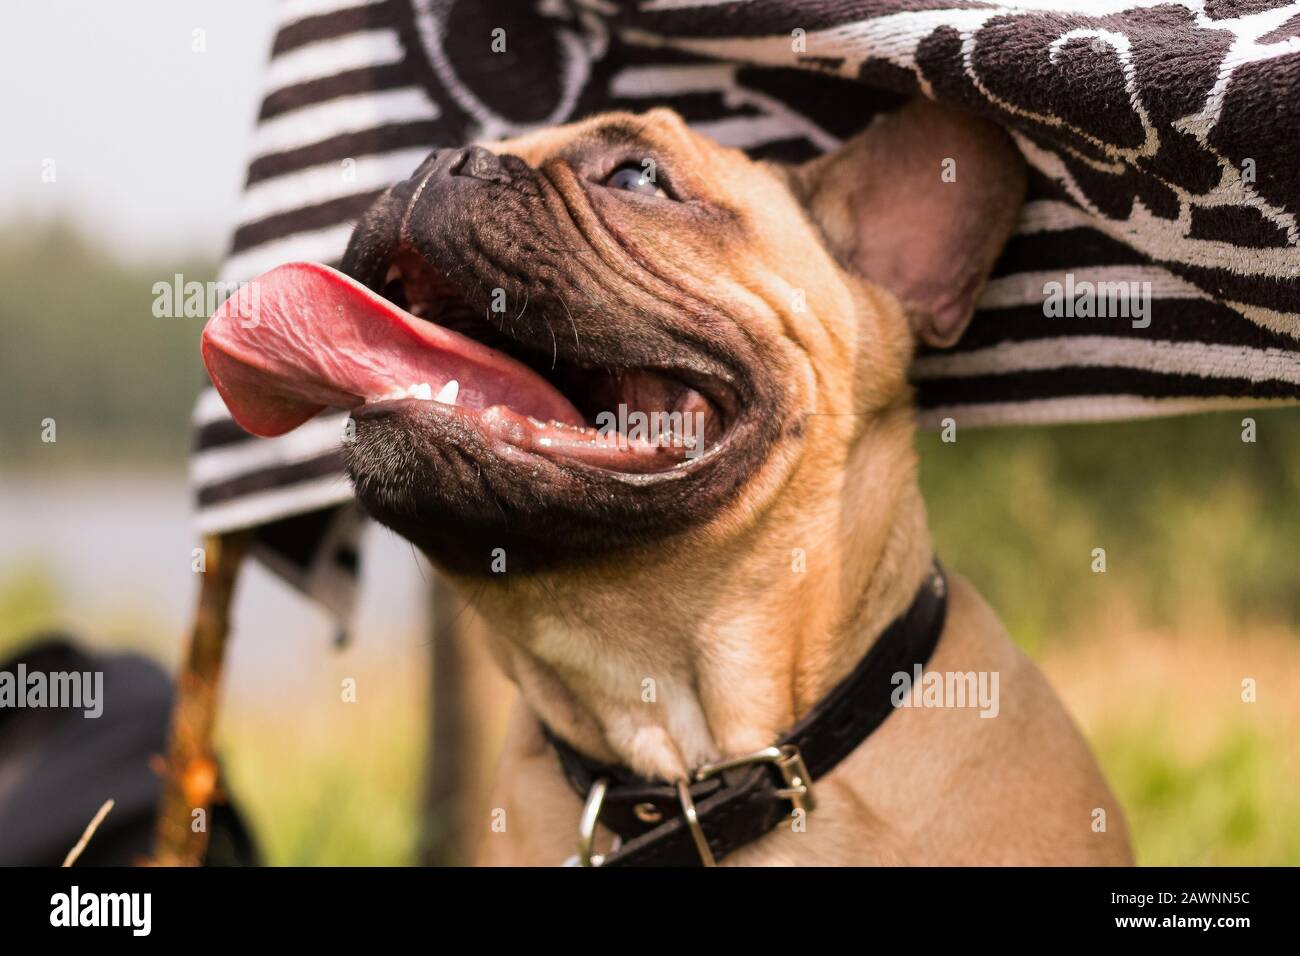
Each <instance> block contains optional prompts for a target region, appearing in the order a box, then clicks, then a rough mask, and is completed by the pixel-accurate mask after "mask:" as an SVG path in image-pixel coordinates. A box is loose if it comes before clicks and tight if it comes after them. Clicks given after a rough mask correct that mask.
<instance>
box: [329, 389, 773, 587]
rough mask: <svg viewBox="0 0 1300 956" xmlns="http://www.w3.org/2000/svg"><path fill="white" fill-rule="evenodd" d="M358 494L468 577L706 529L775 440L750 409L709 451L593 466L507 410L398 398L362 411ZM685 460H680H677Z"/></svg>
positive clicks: (353, 452)
mask: <svg viewBox="0 0 1300 956" xmlns="http://www.w3.org/2000/svg"><path fill="white" fill-rule="evenodd" d="M354 420H355V423H356V434H355V437H354V438H353V439H352V440H351V441H349V442H347V443H346V446H345V447H346V456H347V463H348V472H349V475H350V476H351V479H352V482H353V484H354V486H355V488H356V492H357V496H358V498H359V499H360V500H361V502H362V504H363V505H364V506H365V508H366V509H367V511H369V513H370V514H371V515H372V516H373V517H374V518H376V519H377V520H378V521H379V522H381V523H382V524H384V525H386V526H388V527H389V528H391V529H392V530H393V531H395V532H397V533H398V534H399V535H401V536H402V537H404V538H407V539H408V540H410V541H411V542H413V543H414V544H415V545H416V546H417V547H419V548H420V549H421V550H422V551H424V552H425V553H426V554H427V555H428V556H429V557H430V558H431V559H432V560H434V561H435V562H436V563H437V564H439V565H441V566H442V567H444V568H445V569H447V570H449V571H451V572H453V573H455V574H458V575H461V576H479V575H492V574H500V573H502V572H504V571H510V572H512V573H513V572H530V571H542V570H562V569H564V568H567V567H575V566H577V567H580V566H583V565H586V564H589V563H591V562H593V561H599V560H601V559H602V558H607V557H609V556H610V555H611V554H615V553H618V552H625V551H628V550H635V549H638V548H645V547H651V546H654V545H655V544H657V543H660V542H663V541H665V540H666V539H669V538H671V537H673V536H675V535H678V534H681V533H683V532H686V531H689V530H690V529H692V528H699V527H700V526H702V525H704V524H706V523H707V522H708V521H709V520H710V519H711V518H713V517H714V516H716V515H717V514H718V513H719V512H720V511H721V510H722V509H724V508H725V507H726V506H727V505H728V503H730V502H731V501H732V500H734V499H735V497H736V496H737V495H738V494H739V492H740V490H741V489H742V487H743V486H744V485H745V483H746V481H747V480H748V479H749V478H750V476H751V475H752V474H753V472H754V471H755V470H756V469H757V468H758V467H759V466H760V464H761V462H762V459H763V446H764V445H765V444H766V443H765V442H764V441H763V439H762V436H761V435H760V434H758V432H759V431H760V430H759V429H757V428H756V427H755V424H756V420H755V419H751V418H749V417H748V416H741V418H740V419H738V420H737V421H735V422H734V423H732V425H731V427H730V428H729V430H728V431H727V433H726V434H725V435H723V436H722V438H721V439H720V440H719V441H717V442H716V443H715V444H714V445H713V446H712V447H711V448H709V449H708V450H707V451H704V452H703V453H702V454H699V455H690V454H686V455H679V454H678V452H677V451H675V450H674V451H666V452H664V453H663V456H664V461H663V462H662V464H663V465H664V467H660V468H653V469H647V468H646V467H645V464H646V463H645V462H644V461H637V460H636V459H637V456H638V452H636V451H632V450H628V451H625V452H624V453H623V454H624V455H625V457H626V458H627V461H626V464H628V465H629V466H634V468H628V469H625V470H620V469H618V468H617V467H614V466H616V465H617V464H618V461H617V459H616V457H615V456H614V455H612V454H610V453H605V452H602V453H601V456H600V457H601V458H602V459H604V460H603V461H602V462H601V463H599V464H593V463H592V462H590V461H588V460H586V458H585V457H584V456H583V455H582V454H581V451H579V452H578V453H576V454H569V453H566V451H565V450H563V449H556V448H553V447H548V446H547V445H546V444H545V443H544V439H543V442H539V441H538V435H536V434H530V429H532V430H535V431H544V430H543V429H538V428H537V426H536V425H535V424H534V423H530V422H528V421H527V420H526V419H521V418H520V417H519V416H516V415H514V414H513V413H511V412H509V411H508V410H507V409H501V408H493V409H489V410H488V411H487V412H483V413H474V412H468V411H465V410H462V409H458V408H456V407H454V406H450V405H445V404H441V403H438V402H429V401H418V400H409V399H406V400H395V401H387V402H380V403H376V404H371V405H367V406H365V407H363V408H361V409H359V410H358V411H356V412H355V413H354ZM673 459H676V460H673Z"/></svg>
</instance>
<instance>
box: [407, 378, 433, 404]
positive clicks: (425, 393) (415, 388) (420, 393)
mask: <svg viewBox="0 0 1300 956" xmlns="http://www.w3.org/2000/svg"><path fill="white" fill-rule="evenodd" d="M411 397H412V398H418V399H420V400H421V401H423V402H428V401H431V400H432V399H433V386H431V385H430V384H429V383H428V382H421V383H420V384H419V385H412V386H411Z"/></svg>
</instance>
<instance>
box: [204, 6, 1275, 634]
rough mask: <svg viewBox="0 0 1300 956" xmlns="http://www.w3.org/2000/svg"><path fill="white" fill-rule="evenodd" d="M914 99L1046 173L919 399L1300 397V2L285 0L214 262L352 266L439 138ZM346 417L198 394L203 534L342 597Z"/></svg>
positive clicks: (974, 408) (1186, 402)
mask: <svg viewBox="0 0 1300 956" xmlns="http://www.w3.org/2000/svg"><path fill="white" fill-rule="evenodd" d="M918 94H919V95H924V96H928V97H931V98H933V99H936V100H938V101H940V102H942V103H947V104H951V105H953V106H955V107H959V108H963V109H967V110H971V111H974V112H976V113H979V114H981V115H983V116H986V117H989V118H991V119H994V120H996V121H997V122H999V123H1001V124H1002V125H1003V126H1005V127H1006V128H1007V129H1008V130H1009V131H1010V132H1011V134H1012V135H1013V137H1014V138H1015V141H1016V143H1017V145H1018V146H1019V147H1020V150H1021V151H1022V153H1023V154H1024V156H1025V158H1026V159H1027V160H1028V163H1029V168H1030V172H1031V183H1030V196H1029V202H1028V204H1027V205H1026V207H1025V210H1024V215H1023V216H1022V219H1021V222H1020V225H1019V229H1018V232H1017V234H1016V235H1015V236H1014V237H1013V239H1012V240H1011V242H1010V244H1009V246H1008V248H1007V249H1006V251H1005V253H1004V255H1003V256H1002V258H1001V260H1000V262H999V264H998V266H997V268H996V270H995V274H994V278H993V280H992V282H991V283H990V285H989V288H988V290H987V291H986V293H985V295H984V297H983V298H982V299H981V301H980V307H979V311H978V313H977V315H976V318H975V320H974V322H973V323H972V324H971V327H970V329H969V331H968V333H967V334H966V335H965V337H964V338H963V339H962V341H961V342H960V343H959V344H958V345H957V346H956V347H954V348H952V349H950V350H947V351H944V352H930V353H925V354H922V355H920V356H919V357H918V358H917V361H916V366H915V378H916V381H917V385H918V397H919V402H920V405H921V414H922V420H923V422H925V423H928V424H932V423H935V422H937V421H939V420H941V419H942V418H944V417H948V416H951V417H953V418H954V419H956V420H957V421H959V422H961V423H963V424H981V423H990V424H991V423H1017V422H1067V421H1085V420H1099V419H1120V418H1135V417H1141V416H1148V415H1160V414H1172V413H1179V412H1187V411H1196V410H1200V409H1208V408H1214V407H1224V406H1232V405H1243V406H1244V405H1259V404H1266V403H1270V402H1295V401H1297V400H1300V158H1298V157H1297V148H1300V2H1292V0H1013V2H1002V3H994V2H980V0H947V2H944V0H621V2H615V0H376V2H370V3H365V2H358V0H284V2H282V4H281V11H280V26H279V30H278V33H277V34H276V37H275V42H274V47H273V49H272V53H271V61H270V65H269V68H268V70H267V73H266V95H265V98H264V100H263V102H262V108H261V115H260V117H259V121H258V126H257V130H256V134H255V137H254V142H253V156H252V159H251V162H250V164H249V169H248V179H247V185H246V188H245V191H244V194H243V200H242V205H241V208H240V211H239V225H238V228H237V229H236V231H235V235H234V239H233V244H232V248H231V253H230V257H229V259H228V260H227V262H226V264H225V268H224V273H223V276H222V278H223V279H225V280H227V281H245V280H247V279H250V278H252V277H253V276H255V275H257V274H258V273H260V272H262V271H264V270H266V269H269V268H271V267H273V266H275V265H278V264H280V263H282V262H286V261H289V260H295V259H311V260H317V261H320V262H326V263H331V264H334V263H337V261H338V259H339V257H340V256H341V254H342V251H343V249H344V247H345V246H346V244H347V240H348V235H349V232H350V230H351V227H352V223H353V222H354V221H355V220H356V218H357V217H358V215H359V214H360V213H361V212H362V210H364V209H365V208H366V206H367V205H368V204H369V203H370V202H371V200H372V199H374V198H375V197H376V196H377V195H379V193H380V192H382V191H383V189H384V188H385V187H387V186H388V185H390V184H391V183H393V182H395V181H397V180H399V179H403V178H405V177H406V176H407V175H408V174H409V173H410V172H411V171H412V170H413V169H414V168H415V166H416V165H417V163H418V162H419V161H420V159H421V158H422V157H423V156H424V155H425V154H426V153H427V152H428V151H429V150H430V149H431V148H433V147H434V146H439V145H449V144H458V143H462V142H466V141H470V140H475V139H488V138H497V137H504V136H510V135H513V134H515V133H518V132H521V131H523V130H526V129H529V128H532V127H535V126H538V125H549V124H554V123H560V122H564V121H567V120H570V119H574V118H577V117H580V116H583V115H586V114H590V113H593V112H598V111H601V110H605V109H629V110H641V109H646V108H649V107H650V106H653V105H667V106H671V107H673V108H675V109H677V110H678V111H679V112H681V113H682V114H683V115H684V116H685V117H686V118H687V119H688V120H689V121H690V122H691V123H692V125H693V126H694V127H695V128H696V129H699V130H700V131H702V132H704V133H706V134H708V135H710V136H712V137H714V138H715V139H717V140H719V141H721V142H723V143H726V144H729V145H733V146H738V147H742V148H744V149H746V150H748V151H749V152H750V153H751V154H753V155H756V156H763V157H770V158H776V159H783V160H799V159H804V158H807V157H810V156H812V155H815V154H816V153H818V152H821V151H824V150H827V149H831V148H834V147H835V146H836V145H837V144H838V143H840V142H841V141H842V140H844V139H845V138H846V137H848V136H850V135H852V134H853V133H854V132H855V131H857V130H859V129H861V128H862V127H863V126H864V125H866V123H867V122H868V121H869V120H870V118H871V116H872V115H873V114H874V113H876V112H878V111H880V110H882V109H888V108H892V107H894V106H895V105H897V104H898V103H900V102H902V101H903V100H904V99H905V98H907V97H909V96H913V95H918ZM1133 283H1136V285H1133ZM1054 284H1055V285H1054ZM1121 284H1123V285H1121ZM1058 290H1059V291H1058ZM1144 297H1146V298H1144ZM1049 298H1054V299H1055V301H1054V302H1051V303H1049V302H1048V301H1047V300H1048V299H1049ZM1144 302H1145V306H1144V305H1143V303H1144ZM1130 307H1131V312H1130V311H1129V308H1130ZM340 422H341V413H340V414H335V415H324V416H322V417H321V418H319V419H317V420H316V421H313V422H311V423H309V424H307V425H305V426H303V427H302V428H299V429H298V430H296V431H294V432H291V433H290V434H288V435H285V436H283V437H281V438H277V439H271V440H265V439H256V438H252V437H250V436H248V435H246V434H245V433H244V432H243V431H242V430H241V429H240V428H239V427H238V426H237V425H235V424H234V422H233V421H231V419H230V418H229V416H228V415H227V414H226V411H225V409H224V407H223V406H222V404H221V401H220V399H219V398H218V397H217V395H216V393H215V392H214V391H213V390H211V389H208V390H207V391H205V392H204V393H203V394H202V395H201V397H200V399H199V402H198V405H197V407H196V410H195V425H196V450H195V453H194V457H193V460H192V479H193V483H194V486H195V489H196V494H197V499H198V521H199V525H200V528H201V529H202V530H203V531H205V532H219V531H228V530H233V529H237V528H250V527H252V528H257V529H258V531H257V535H258V542H259V546H258V549H257V552H256V553H257V554H258V555H259V556H260V557H261V558H262V559H263V560H265V561H267V563H268V564H270V566H271V567H272V568H273V569H275V570H277V571H278V572H279V573H280V574H282V575H283V576H284V577H285V578H286V579H287V580H289V581H291V582H292V583H294V584H296V585H298V586H299V587H301V588H303V589H305V590H307V591H309V592H310V593H312V594H314V595H315V596H316V597H318V598H319V599H321V600H322V601H324V602H325V603H326V604H327V606H329V607H331V608H333V609H334V610H335V611H336V612H338V613H339V614H340V615H343V614H346V611H347V609H348V607H349V605H350V602H351V596H352V590H351V589H352V585H353V581H354V579H355V572H356V568H357V552H356V539H357V534H356V532H357V529H358V527H359V523H360V519H359V517H358V514H357V510H356V507H355V505H354V504H352V496H351V492H350V490H349V487H348V484H347V481H346V479H345V478H344V477H343V474H342V470H341V464H340V456H339V450H338V442H339V439H340V435H341V432H342V429H341V424H340Z"/></svg>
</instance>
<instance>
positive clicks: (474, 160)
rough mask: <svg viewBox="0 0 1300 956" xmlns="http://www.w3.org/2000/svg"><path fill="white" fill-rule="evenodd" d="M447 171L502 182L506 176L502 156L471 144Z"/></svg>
mask: <svg viewBox="0 0 1300 956" xmlns="http://www.w3.org/2000/svg"><path fill="white" fill-rule="evenodd" d="M447 172H449V173H450V174H451V175H453V176H469V177H471V178H473V179H485V180H487V181H488V182H500V181H502V180H504V179H505V178H506V176H505V170H504V169H503V168H502V166H501V158H500V157H499V156H497V154H496V153H492V152H489V151H488V150H486V149H484V148H483V147H482V146H469V147H466V148H465V149H463V150H461V154H460V156H459V157H458V158H457V159H455V160H454V161H453V162H452V163H451V165H450V166H449V167H448V168H447Z"/></svg>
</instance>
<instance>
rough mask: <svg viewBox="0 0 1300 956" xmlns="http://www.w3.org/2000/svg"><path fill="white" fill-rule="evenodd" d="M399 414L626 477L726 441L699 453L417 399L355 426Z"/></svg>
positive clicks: (365, 411)
mask: <svg viewBox="0 0 1300 956" xmlns="http://www.w3.org/2000/svg"><path fill="white" fill-rule="evenodd" d="M401 415H446V416H453V417H454V418H456V419H457V420H458V421H459V423H460V424H461V425H462V426H463V427H466V428H473V429H476V430H477V431H478V432H480V433H481V434H482V435H484V436H485V437H486V438H488V439H489V440H490V442H491V443H492V444H493V445H495V446H496V447H497V448H498V449H500V451H501V452H505V453H506V454H512V453H523V454H525V455H529V456H534V457H536V458H543V459H546V460H548V461H550V462H551V463H553V464H556V465H560V466H565V467H578V468H586V469H592V470H597V471H602V472H607V473H610V474H619V475H626V476H628V477H646V478H648V477H653V475H655V474H660V473H666V472H671V471H675V470H678V469H681V468H683V467H687V466H689V465H691V464H693V463H694V462H696V461H698V460H701V459H703V458H705V457H712V456H713V455H714V454H715V453H716V452H717V451H718V450H719V449H720V448H721V447H722V445H723V444H724V443H725V440H726V437H728V436H725V435H724V436H723V438H722V439H720V440H719V441H717V442H715V443H714V445H713V446H712V447H710V448H708V449H706V450H702V451H700V452H699V453H696V452H695V451H694V447H695V446H693V445H689V444H688V443H683V442H677V441H673V440H661V441H648V440H645V439H643V438H637V437H631V438H629V437H627V436H624V435H622V434H619V433H612V434H610V433H602V432H600V431H599V430H598V429H595V428H579V427H577V426H574V425H568V424H565V423H564V422H559V421H550V422H541V421H538V420H537V419H534V418H530V417H528V416H525V415H521V414H519V413H518V412H516V411H514V410H513V409H510V408H508V407H506V406H504V405H493V406H492V407H490V408H487V409H484V410H482V411H475V410H473V409H467V408H462V407H458V406H455V405H449V404H446V403H443V402H436V401H428V400H422V399H417V398H391V399H382V400H379V401H374V402H367V403H366V404H364V405H362V406H360V407H358V408H356V409H354V410H353V412H352V416H353V418H354V419H357V420H359V421H368V420H369V421H375V420H383V419H386V418H391V417H395V416H401Z"/></svg>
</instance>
